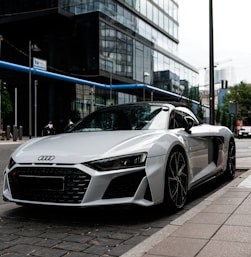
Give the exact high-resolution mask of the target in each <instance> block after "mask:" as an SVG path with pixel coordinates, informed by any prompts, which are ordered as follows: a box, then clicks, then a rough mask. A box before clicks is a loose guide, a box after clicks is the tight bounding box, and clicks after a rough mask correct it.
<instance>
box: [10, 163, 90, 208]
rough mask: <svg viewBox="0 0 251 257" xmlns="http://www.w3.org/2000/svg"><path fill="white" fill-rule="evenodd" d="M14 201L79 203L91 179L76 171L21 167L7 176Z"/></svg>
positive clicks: (73, 169) (57, 168) (70, 169)
mask: <svg viewBox="0 0 251 257" xmlns="http://www.w3.org/2000/svg"><path fill="white" fill-rule="evenodd" d="M8 178H9V183H10V189H11V193H12V197H13V198H14V199H20V200H28V201H38V202H52V203H69V204H70V203H71V204H72V203H80V202H81V201H82V199H83V197H84V195H85V192H86V190H87V188H88V185H89V182H90V180H91V176H90V175H88V174H86V173H84V172H82V171H80V170H78V169H75V168H65V167H64V168H59V167H19V168H16V169H14V170H12V171H11V172H10V173H9V174H8Z"/></svg>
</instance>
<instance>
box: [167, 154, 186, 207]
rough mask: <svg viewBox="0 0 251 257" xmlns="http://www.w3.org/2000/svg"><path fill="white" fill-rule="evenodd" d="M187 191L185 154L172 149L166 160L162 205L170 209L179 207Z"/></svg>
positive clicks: (182, 204) (182, 203)
mask: <svg viewBox="0 0 251 257" xmlns="http://www.w3.org/2000/svg"><path fill="white" fill-rule="evenodd" d="M187 192H188V167H187V161H186V157H185V154H184V153H183V152H182V151H181V150H180V149H174V150H173V151H172V152H171V154H170V156H169V158H168V162H167V168H166V178H165V199H164V205H165V207H166V208H168V209H169V210H172V211H177V210H179V209H181V208H182V207H183V206H184V205H185V202H186V199H187Z"/></svg>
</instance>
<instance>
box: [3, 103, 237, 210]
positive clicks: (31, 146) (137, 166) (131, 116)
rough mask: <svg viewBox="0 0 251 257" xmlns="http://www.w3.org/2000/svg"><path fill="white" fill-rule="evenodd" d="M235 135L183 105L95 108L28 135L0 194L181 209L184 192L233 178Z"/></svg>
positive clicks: (30, 200) (22, 200)
mask: <svg viewBox="0 0 251 257" xmlns="http://www.w3.org/2000/svg"><path fill="white" fill-rule="evenodd" d="M235 151H236V149H235V140H234V136H233V133H232V132H231V131H230V130H229V129H228V128H227V127H224V126H216V125H209V124H206V123H203V122H201V121H200V119H199V118H198V117H197V116H196V115H195V113H194V112H193V111H192V109H190V108H189V107H188V106H186V105H184V104H181V103H174V102H166V103H163V102H138V103H130V104H121V105H114V106H109V107H104V108H101V109H98V110H97V111H95V112H93V113H91V114H89V115H88V116H86V117H85V118H83V119H82V120H80V121H79V122H77V123H75V124H73V125H72V126H71V127H70V128H69V129H68V130H67V131H65V133H62V134H57V135H51V136H45V137H39V138H33V139H30V140H28V141H27V142H25V143H23V144H22V145H20V146H19V148H17V149H16V150H15V151H14V152H13V154H12V155H11V157H10V161H9V164H8V166H7V167H6V169H5V170H4V185H3V198H4V200H6V201H11V202H15V203H17V204H23V205H25V204H34V205H53V206H77V207H90V206H105V205H119V204H124V205H131V204H132V205H139V206H144V207H150V206H154V205H162V206H164V207H165V208H167V209H170V210H171V209H172V210H178V209H181V208H182V207H183V206H184V205H185V203H186V199H187V196H188V193H189V191H190V190H191V189H192V188H194V187H197V186H198V185H201V184H203V183H206V182H207V181H209V180H211V179H213V178H216V177H217V176H220V175H222V176H225V177H226V178H227V179H233V178H234V176H235V169H236V157H235Z"/></svg>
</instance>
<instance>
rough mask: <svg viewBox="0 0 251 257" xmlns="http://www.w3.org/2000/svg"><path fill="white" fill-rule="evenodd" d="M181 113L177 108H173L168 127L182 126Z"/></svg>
mask: <svg viewBox="0 0 251 257" xmlns="http://www.w3.org/2000/svg"><path fill="white" fill-rule="evenodd" d="M182 127H183V115H182V113H181V112H179V111H177V110H173V111H172V112H171V114H170V120H169V129H175V128H182Z"/></svg>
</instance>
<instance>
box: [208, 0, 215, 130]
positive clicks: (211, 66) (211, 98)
mask: <svg viewBox="0 0 251 257" xmlns="http://www.w3.org/2000/svg"><path fill="white" fill-rule="evenodd" d="M209 47H210V50H209V72H210V76H209V85H210V91H209V107H210V114H209V117H210V124H211V125H214V123H215V122H214V116H215V115H214V38H213V0H209Z"/></svg>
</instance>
